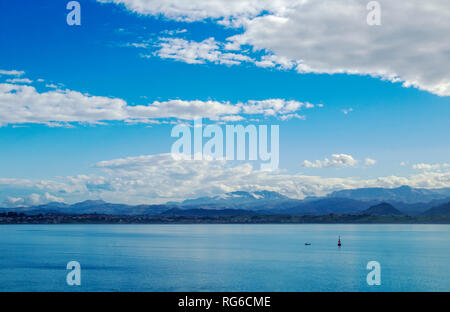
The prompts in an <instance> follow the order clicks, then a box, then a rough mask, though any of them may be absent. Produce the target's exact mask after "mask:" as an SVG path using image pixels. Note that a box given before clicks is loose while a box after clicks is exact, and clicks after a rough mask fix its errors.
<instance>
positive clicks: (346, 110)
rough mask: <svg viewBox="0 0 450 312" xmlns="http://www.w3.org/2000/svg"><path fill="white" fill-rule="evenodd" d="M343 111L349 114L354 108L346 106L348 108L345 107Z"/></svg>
mask: <svg viewBox="0 0 450 312" xmlns="http://www.w3.org/2000/svg"><path fill="white" fill-rule="evenodd" d="M342 112H343V113H344V115H348V114H350V113H351V112H353V108H346V109H343V110H342Z"/></svg>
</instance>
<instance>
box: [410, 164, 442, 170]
mask: <svg viewBox="0 0 450 312" xmlns="http://www.w3.org/2000/svg"><path fill="white" fill-rule="evenodd" d="M412 167H413V169H415V170H441V169H446V168H450V164H448V163H442V164H425V163H420V164H415V165H413V166H412Z"/></svg>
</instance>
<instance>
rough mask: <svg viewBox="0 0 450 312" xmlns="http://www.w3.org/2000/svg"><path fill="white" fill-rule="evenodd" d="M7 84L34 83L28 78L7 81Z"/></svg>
mask: <svg viewBox="0 0 450 312" xmlns="http://www.w3.org/2000/svg"><path fill="white" fill-rule="evenodd" d="M6 81H7V82H10V83H32V82H33V81H32V80H30V79H28V78H13V79H6Z"/></svg>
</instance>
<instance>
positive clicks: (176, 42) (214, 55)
mask: <svg viewBox="0 0 450 312" xmlns="http://www.w3.org/2000/svg"><path fill="white" fill-rule="evenodd" d="M158 46H159V50H157V51H156V52H155V54H156V55H157V56H159V57H160V58H164V59H174V60H177V61H182V62H185V63H188V64H204V63H206V62H211V63H216V64H225V65H238V64H241V63H242V62H252V61H253V60H252V59H251V58H250V57H249V56H246V55H243V54H237V53H229V52H222V50H223V44H221V43H219V42H217V41H215V40H214V38H208V39H205V40H203V41H201V42H196V41H187V40H184V39H180V38H160V43H159V44H158Z"/></svg>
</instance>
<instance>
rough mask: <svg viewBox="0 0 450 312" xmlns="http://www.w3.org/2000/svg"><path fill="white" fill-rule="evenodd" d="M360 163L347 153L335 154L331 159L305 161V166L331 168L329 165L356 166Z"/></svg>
mask: <svg viewBox="0 0 450 312" xmlns="http://www.w3.org/2000/svg"><path fill="white" fill-rule="evenodd" d="M357 163H358V161H357V160H355V159H354V158H353V156H351V155H347V154H333V155H331V159H328V158H325V159H324V160H316V161H314V162H311V161H309V160H305V161H303V164H302V165H303V167H307V168H329V167H354V166H356V164H357Z"/></svg>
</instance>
